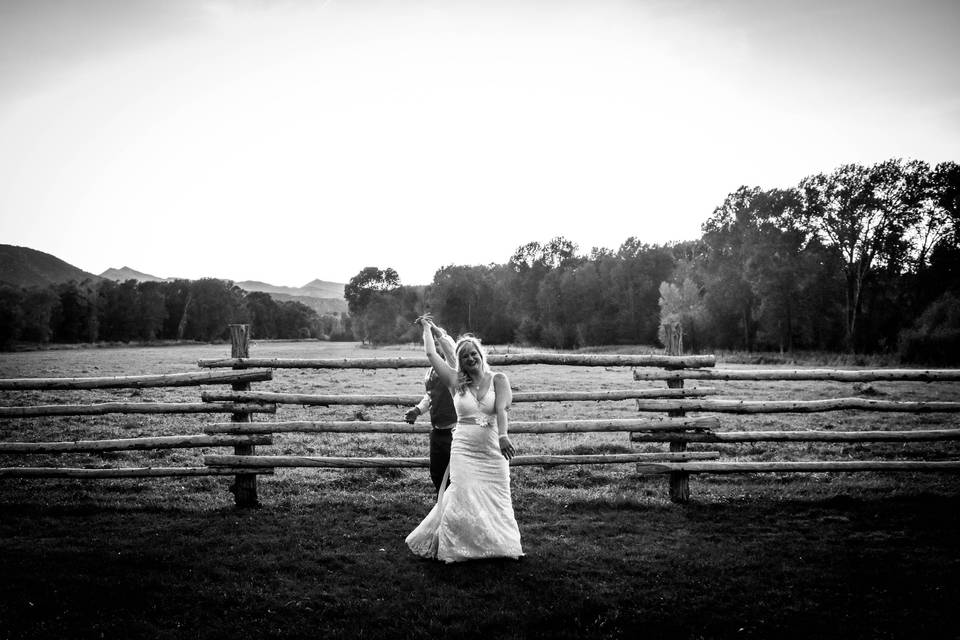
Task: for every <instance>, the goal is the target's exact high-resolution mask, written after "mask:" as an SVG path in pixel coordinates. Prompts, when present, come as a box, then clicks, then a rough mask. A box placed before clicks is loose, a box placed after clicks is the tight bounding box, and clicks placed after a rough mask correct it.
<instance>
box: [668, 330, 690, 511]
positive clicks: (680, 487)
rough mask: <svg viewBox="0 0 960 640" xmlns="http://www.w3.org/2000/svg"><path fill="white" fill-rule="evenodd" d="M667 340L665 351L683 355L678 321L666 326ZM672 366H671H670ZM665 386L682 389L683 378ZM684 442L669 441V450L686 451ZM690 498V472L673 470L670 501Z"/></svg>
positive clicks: (682, 501)
mask: <svg viewBox="0 0 960 640" xmlns="http://www.w3.org/2000/svg"><path fill="white" fill-rule="evenodd" d="M666 329H667V331H666V333H667V336H668V342H669V344H668V345H667V351H668V354H669V355H671V356H682V355H683V325H682V324H680V323H679V322H678V323H676V324H674V325H673V326H672V327H671V326H668V327H666ZM671 368H672V367H671ZM667 387H669V388H671V389H682V388H683V380H682V379H681V380H667ZM667 415H668V416H670V417H676V418H680V417H683V416H684V415H686V412H684V411H668V412H667ZM686 450H687V443H686V442H674V441H671V442H670V451H671V452H674V451H686ZM689 500H690V474H689V473H687V472H686V471H674V472H672V473H671V474H670V501H671V502H676V503H678V504H685V503H687V502H689Z"/></svg>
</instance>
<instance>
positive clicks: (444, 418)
mask: <svg viewBox="0 0 960 640" xmlns="http://www.w3.org/2000/svg"><path fill="white" fill-rule="evenodd" d="M433 338H434V340H435V341H436V343H437V346H438V347H439V350H440V352H441V353H442V354H443V356H444V357H445V358H446V359H447V361H448V362H450V361H451V359H452V358H453V357H454V352H455V351H456V345H455V344H454V342H453V338H451V337H450V336H449V335H448V334H447V333H446V332H445V331H444V330H443V329H440V328H438V327H434V329H433ZM424 386H425V387H426V390H427V392H426V393H425V394H424V396H423V399H421V400H420V402H418V403H417V405H416V406H415V407H412V408H410V409H409V410H407V412H406V413H405V414H404V416H403V420H404V421H405V422H407V423H408V424H413V423H414V422H416V421H417V417H418V416H421V415H423V414H424V413H426V412H427V411H430V424H431V425H432V426H433V429H431V430H430V479H431V480H433V486H434V488H436V490H437V491H440V484H441V483H442V482H443V473H444V472H445V471H446V470H447V465H449V464H450V443H451V442H452V441H453V428H454V427H455V426H456V424H457V410H456V408H455V407H454V406H453V398H452V397H451V396H450V390H449V389H447V388H446V387H445V386H444V384H443V383H442V382H440V379H439V377H437V374H436V372H435V371H434V370H433V367H430V372H429V373H428V374H427V377H426V379H425V380H424Z"/></svg>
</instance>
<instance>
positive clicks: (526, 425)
mask: <svg viewBox="0 0 960 640" xmlns="http://www.w3.org/2000/svg"><path fill="white" fill-rule="evenodd" d="M718 426H720V420H719V419H718V418H716V417H713V416H705V417H700V418H625V419H611V420H564V421H543V422H524V421H516V422H511V423H510V433H512V434H518V433H589V432H619V431H629V432H635V431H671V432H677V431H682V430H688V429H689V430H693V431H697V430H708V429H715V428H717V427H718ZM430 430H431V427H430V424H429V423H427V422H422V423H420V424H407V423H405V422H365V421H359V420H351V421H343V422H299V421H298V422H218V423H216V424H211V425H208V426H207V427H206V428H205V429H204V431H205V432H206V433H211V434H215V433H237V434H240V433H428V432H429V431H430Z"/></svg>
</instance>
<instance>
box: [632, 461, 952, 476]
mask: <svg viewBox="0 0 960 640" xmlns="http://www.w3.org/2000/svg"><path fill="white" fill-rule="evenodd" d="M637 471H638V472H639V473H673V472H675V471H685V472H686V473H769V472H777V473H780V472H799V473H816V472H835V471H946V472H950V473H957V472H960V461H954V460H951V461H944V462H926V461H920V460H839V461H808V462H689V463H674V462H651V463H640V464H637Z"/></svg>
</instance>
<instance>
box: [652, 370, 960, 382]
mask: <svg viewBox="0 0 960 640" xmlns="http://www.w3.org/2000/svg"><path fill="white" fill-rule="evenodd" d="M633 379H634V380H668V381H669V380H835V381H838V382H877V381H882V380H889V381H897V382H912V381H916V382H948V381H957V380H960V369H869V370H868V369H862V370H846V369H687V370H684V371H634V372H633Z"/></svg>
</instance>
